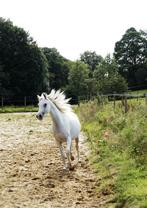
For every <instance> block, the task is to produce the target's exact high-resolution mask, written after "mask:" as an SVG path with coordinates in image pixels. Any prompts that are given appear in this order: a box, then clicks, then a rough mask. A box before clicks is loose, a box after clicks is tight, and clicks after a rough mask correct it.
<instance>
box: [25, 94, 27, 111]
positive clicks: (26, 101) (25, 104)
mask: <svg viewBox="0 0 147 208" xmlns="http://www.w3.org/2000/svg"><path fill="white" fill-rule="evenodd" d="M26 105H27V98H26V96H25V97H24V106H25V108H26Z"/></svg>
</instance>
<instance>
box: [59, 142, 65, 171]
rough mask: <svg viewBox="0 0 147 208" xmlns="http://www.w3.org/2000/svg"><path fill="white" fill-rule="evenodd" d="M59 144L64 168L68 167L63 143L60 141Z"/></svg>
mask: <svg viewBox="0 0 147 208" xmlns="http://www.w3.org/2000/svg"><path fill="white" fill-rule="evenodd" d="M58 146H59V150H60V154H61V158H62V161H63V165H64V169H66V165H65V156H64V153H63V147H62V144H61V143H60V142H59V143H58Z"/></svg>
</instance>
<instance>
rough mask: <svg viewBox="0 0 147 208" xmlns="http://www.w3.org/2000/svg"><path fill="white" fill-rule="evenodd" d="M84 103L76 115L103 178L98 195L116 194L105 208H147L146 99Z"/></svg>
mask: <svg viewBox="0 0 147 208" xmlns="http://www.w3.org/2000/svg"><path fill="white" fill-rule="evenodd" d="M128 106H129V110H128V112H127V113H125V112H124V107H123V106H122V104H121V102H120V101H117V102H116V106H115V108H114V105H113V102H111V103H105V104H104V105H97V101H93V102H89V103H87V104H81V105H80V107H79V109H77V112H78V113H79V115H80V118H81V121H82V123H83V130H84V131H85V132H86V134H87V137H88V140H89V146H90V148H91V150H92V154H91V163H92V164H93V168H94V169H95V172H97V178H102V180H101V182H100V183H99V186H98V187H97V191H98V193H105V194H106V195H111V194H112V195H113V196H114V197H113V200H111V201H110V203H109V204H107V206H106V207H115V208H116V207H120V208H121V207H124V208H146V207H147V180H146V178H147V122H146V118H147V106H146V105H145V100H144V99H138V100H137V99H135V100H129V101H128Z"/></svg>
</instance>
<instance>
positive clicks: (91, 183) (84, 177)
mask: <svg viewBox="0 0 147 208" xmlns="http://www.w3.org/2000/svg"><path fill="white" fill-rule="evenodd" d="M81 140H82V141H81V143H80V161H81V162H80V163H79V165H78V167H77V168H75V170H73V171H63V170H62V168H63V166H62V161H61V159H60V154H59V149H58V148H57V147H56V143H55V140H54V138H53V136H52V131H51V120H50V118H49V117H46V118H45V119H44V120H43V121H42V122H40V121H38V120H37V119H36V118H35V115H34V114H31V113H25V114H20V113H19V114H16V113H15V114H0V207H1V208H22V207H27V208H50V207H51V208H58V207H64V208H74V207H76V208H79V207H80V208H90V207H91V208H93V207H104V204H105V197H104V196H99V194H98V193H97V192H96V187H97V186H98V181H97V179H96V176H95V175H94V173H93V172H92V170H91V168H90V165H89V161H88V159H87V147H86V144H85V142H84V139H83V136H82V135H81Z"/></svg>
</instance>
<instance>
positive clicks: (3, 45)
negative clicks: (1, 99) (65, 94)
mask: <svg viewBox="0 0 147 208" xmlns="http://www.w3.org/2000/svg"><path fill="white" fill-rule="evenodd" d="M0 65H1V70H0V71H1V73H0V83H1V85H2V88H3V90H2V92H3V93H4V92H5V93H6V92H7V94H11V95H14V96H15V97H20V96H24V95H36V93H38V92H39V91H44V90H46V89H47V87H48V83H47V80H48V72H47V60H46V57H45V56H44V54H43V53H42V51H41V50H40V49H39V48H38V46H37V44H36V43H35V42H34V41H33V39H32V38H31V37H30V36H29V34H28V33H27V32H25V31H24V30H23V29H22V28H19V27H16V26H14V25H13V23H12V22H11V21H10V20H4V19H2V18H0ZM2 92H1V93H2Z"/></svg>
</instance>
